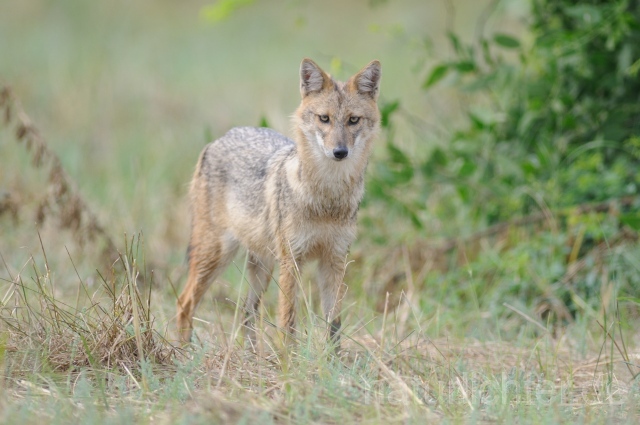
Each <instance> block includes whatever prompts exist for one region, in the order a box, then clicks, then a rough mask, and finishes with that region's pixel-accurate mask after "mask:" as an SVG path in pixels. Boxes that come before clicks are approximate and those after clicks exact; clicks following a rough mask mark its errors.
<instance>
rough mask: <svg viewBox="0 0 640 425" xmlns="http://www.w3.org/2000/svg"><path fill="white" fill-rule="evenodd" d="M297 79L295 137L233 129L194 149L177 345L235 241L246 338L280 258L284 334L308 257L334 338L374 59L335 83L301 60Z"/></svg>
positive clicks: (369, 120)
mask: <svg viewBox="0 0 640 425" xmlns="http://www.w3.org/2000/svg"><path fill="white" fill-rule="evenodd" d="M300 78H301V86H300V91H301V95H302V102H301V104H300V106H299V108H298V109H297V111H296V113H295V114H294V116H293V123H294V134H295V142H294V141H291V140H289V139H287V138H285V137H284V136H282V135H279V134H278V133H276V132H274V131H271V130H266V129H255V128H236V129H233V130H231V131H229V133H227V134H226V135H225V136H223V137H222V138H220V139H218V140H216V141H215V142H212V143H210V144H209V145H207V147H205V149H204V150H203V152H202V154H201V155H200V159H199V161H198V165H197V167H196V172H195V174H194V177H193V180H192V182H191V189H190V195H191V204H192V228H191V241H190V245H189V277H188V280H187V285H186V287H185V288H184V290H183V292H182V294H181V295H180V297H179V299H178V329H179V331H180V336H181V339H182V341H183V342H188V341H190V339H191V333H192V328H193V324H192V320H193V314H194V311H195V308H196V307H197V306H198V304H199V302H200V300H201V298H202V296H203V294H204V293H205V291H206V290H207V288H208V287H209V285H210V284H211V283H212V282H213V281H214V280H215V278H216V277H217V276H219V274H220V273H221V272H222V271H223V270H224V269H225V268H226V267H227V265H228V264H229V262H230V261H231V260H232V259H233V257H234V255H235V254H236V252H237V250H238V247H240V246H243V247H244V248H246V249H247V250H248V252H249V263H248V277H249V283H250V286H251V289H250V291H249V295H248V296H247V300H246V304H245V309H246V312H247V318H246V324H247V325H248V328H249V329H250V333H249V335H250V336H251V337H253V331H252V321H253V319H254V315H255V313H256V311H257V307H258V305H259V302H260V298H261V295H262V293H263V292H264V291H265V290H266V288H267V286H268V284H269V281H270V279H271V275H272V272H273V266H274V262H275V261H276V260H277V261H278V262H279V264H280V276H279V288H280V300H279V307H278V325H279V327H280V328H281V329H282V330H283V331H285V332H291V331H292V330H293V328H294V325H295V311H296V300H297V286H298V281H297V276H298V275H299V274H298V273H299V270H300V269H301V268H302V266H303V265H304V264H305V263H306V262H307V261H309V260H313V259H318V264H319V265H318V288H319V290H320V297H321V305H322V310H323V314H324V316H325V318H326V320H327V323H329V324H330V335H331V336H332V338H334V339H337V337H338V335H337V332H338V330H339V328H340V310H341V301H342V298H343V296H344V293H345V288H346V287H345V285H344V283H343V278H344V272H345V261H346V256H347V252H348V250H349V247H350V245H351V243H352V242H353V240H354V238H355V234H356V215H357V211H358V206H359V204H360V201H361V199H362V195H363V193H364V172H365V169H366V166H367V161H368V158H369V155H370V153H371V147H372V143H373V140H374V139H375V137H376V135H377V132H378V127H379V121H380V116H379V112H378V107H377V103H376V102H377V97H378V86H379V81H380V64H379V62H377V61H373V62H371V63H370V64H369V65H367V66H366V67H365V68H363V69H362V70H361V71H360V72H359V73H357V74H356V75H354V76H353V77H351V78H350V79H349V80H348V81H347V82H345V83H341V82H338V81H334V80H333V79H332V78H331V77H330V76H329V75H327V74H326V73H325V72H324V71H322V70H321V69H320V67H318V65H316V64H315V63H314V62H313V61H311V60H310V59H305V60H303V61H302V64H301V67H300ZM354 120H355V122H354ZM324 121H328V122H324Z"/></svg>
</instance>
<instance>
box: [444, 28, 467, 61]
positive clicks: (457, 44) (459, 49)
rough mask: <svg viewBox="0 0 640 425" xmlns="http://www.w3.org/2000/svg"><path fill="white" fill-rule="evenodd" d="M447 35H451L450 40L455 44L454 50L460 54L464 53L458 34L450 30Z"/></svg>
mask: <svg viewBox="0 0 640 425" xmlns="http://www.w3.org/2000/svg"><path fill="white" fill-rule="evenodd" d="M447 37H449V41H450V42H451V45H452V46H453V50H455V51H456V53H457V54H458V55H460V54H462V53H463V49H462V44H461V43H460V39H459V38H458V36H457V35H455V34H454V33H453V32H451V31H449V32H447Z"/></svg>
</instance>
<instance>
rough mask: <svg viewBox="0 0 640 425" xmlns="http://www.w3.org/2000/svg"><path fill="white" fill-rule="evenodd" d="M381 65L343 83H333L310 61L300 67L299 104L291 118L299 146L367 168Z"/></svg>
mask: <svg viewBox="0 0 640 425" xmlns="http://www.w3.org/2000/svg"><path fill="white" fill-rule="evenodd" d="M379 84H380V62H378V61H373V62H371V63H370V64H369V65H367V66H365V67H364V68H363V69H362V70H361V71H360V72H358V73H357V74H355V75H354V76H353V77H351V78H349V80H347V81H346V82H344V83H343V82H340V81H335V80H334V79H333V78H331V76H329V75H328V74H327V73H325V72H324V71H323V70H322V69H320V67H319V66H318V65H317V64H316V63H315V62H313V61H312V60H311V59H304V60H303V61H302V64H301V65H300V93H301V95H302V102H301V103H300V107H299V108H298V110H297V111H296V113H295V115H294V122H295V124H296V127H297V130H298V131H299V138H302V139H303V140H299V141H298V143H304V144H305V146H304V151H306V152H310V153H312V154H314V156H318V157H320V158H325V160H332V161H348V162H351V161H354V162H364V163H365V164H366V161H367V158H368V155H369V152H370V149H371V146H370V145H371V142H372V140H373V139H374V138H375V136H376V134H377V132H378V127H379V122H380V113H379V112H378V105H377V99H378V87H379Z"/></svg>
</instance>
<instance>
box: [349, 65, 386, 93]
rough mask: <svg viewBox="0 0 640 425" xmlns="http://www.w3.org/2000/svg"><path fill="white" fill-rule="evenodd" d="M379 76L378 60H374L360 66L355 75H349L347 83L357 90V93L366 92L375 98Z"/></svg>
mask: <svg viewBox="0 0 640 425" xmlns="http://www.w3.org/2000/svg"><path fill="white" fill-rule="evenodd" d="M380 76H381V70H380V62H378V61H377V60H375V61H372V62H371V63H369V65H367V66H365V67H364V68H362V69H361V70H360V72H358V73H357V74H356V75H354V76H353V77H351V80H350V81H349V83H350V85H351V86H352V87H353V88H355V89H356V90H357V91H358V93H360V94H366V95H369V96H371V97H373V98H374V99H377V98H378V87H379V86H380Z"/></svg>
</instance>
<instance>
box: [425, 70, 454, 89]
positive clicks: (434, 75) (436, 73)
mask: <svg viewBox="0 0 640 425" xmlns="http://www.w3.org/2000/svg"><path fill="white" fill-rule="evenodd" d="M449 69H451V66H450V65H449V64H442V65H438V66H436V67H435V68H433V71H431V74H429V76H428V77H427V79H426V80H425V81H424V84H422V88H423V89H425V90H426V89H428V88H429V87H431V86H432V85H434V84H435V83H437V82H438V81H440V80H442V79H443V78H444V77H445V76H446V75H447V72H449Z"/></svg>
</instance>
